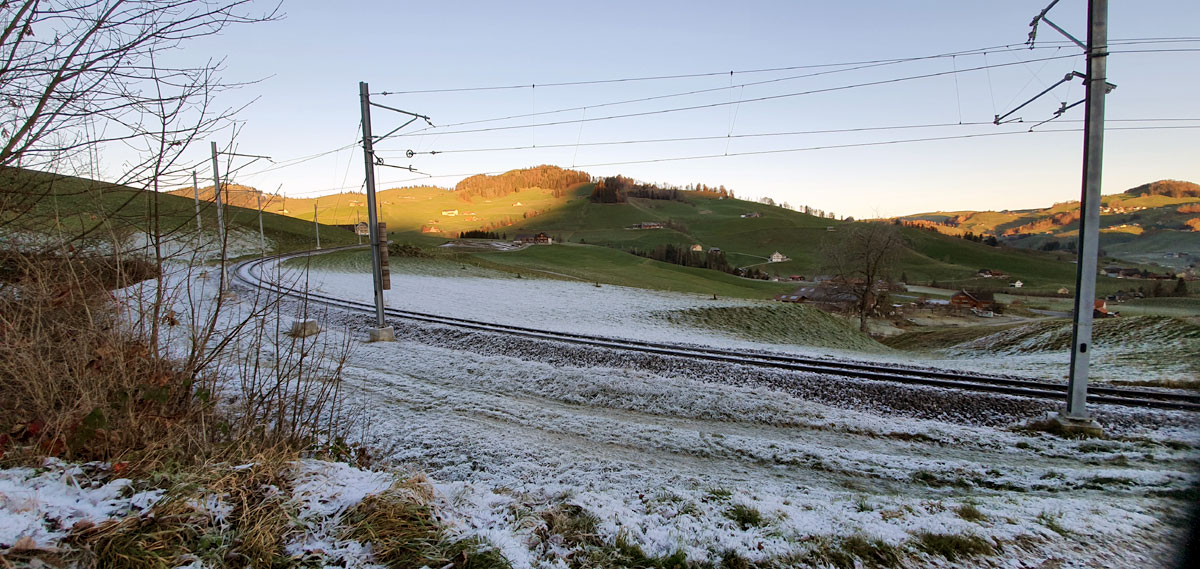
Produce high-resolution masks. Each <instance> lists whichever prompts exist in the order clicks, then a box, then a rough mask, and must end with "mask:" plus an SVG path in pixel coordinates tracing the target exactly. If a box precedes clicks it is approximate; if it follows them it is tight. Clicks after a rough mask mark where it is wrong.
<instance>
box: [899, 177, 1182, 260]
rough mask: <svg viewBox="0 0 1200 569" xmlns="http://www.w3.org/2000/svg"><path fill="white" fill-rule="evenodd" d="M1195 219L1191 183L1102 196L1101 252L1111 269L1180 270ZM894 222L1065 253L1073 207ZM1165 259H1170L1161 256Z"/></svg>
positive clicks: (1073, 234)
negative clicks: (1147, 267) (1117, 265)
mask: <svg viewBox="0 0 1200 569" xmlns="http://www.w3.org/2000/svg"><path fill="white" fill-rule="evenodd" d="M1198 218H1200V185H1197V184H1193V183H1191V182H1181V181H1176V180H1160V181H1158V182H1152V183H1149V184H1143V185H1141V186H1138V187H1136V188H1130V189H1129V190H1126V191H1124V192H1122V193H1119V194H1110V195H1106V196H1103V197H1102V198H1101V215H1100V224H1101V226H1100V229H1101V238H1100V243H1101V248H1102V249H1103V250H1104V251H1105V253H1106V254H1107V255H1109V256H1110V257H1112V260H1111V261H1110V262H1114V263H1116V262H1126V263H1142V264H1147V263H1156V264H1159V265H1163V266H1167V267H1176V268H1183V267H1186V266H1188V265H1189V264H1192V263H1194V262H1196V261H1197V260H1200V232H1198V231H1197V228H1200V221H1192V220H1193V219H1198ZM900 219H902V220H904V221H906V222H909V223H912V224H917V225H922V226H925V227H929V228H932V229H935V230H936V231H938V232H941V233H944V234H946V235H963V234H965V233H967V232H970V233H974V234H976V235H994V236H996V237H999V238H1000V239H1002V240H1003V241H1004V242H1005V243H1006V244H1008V245H1012V246H1015V247H1021V248H1026V249H1065V248H1066V247H1068V246H1070V244H1072V243H1073V242H1074V241H1075V240H1076V239H1077V235H1078V231H1079V221H1078V219H1079V202H1074V201H1072V202H1062V203H1058V204H1054V205H1052V206H1050V207H1046V208H1041V209H1028V210H1017V211H1001V212H995V211H982V212H977V211H956V212H931V213H920V214H914V215H908V216H904V217H902V218H900ZM1168 253H1169V254H1171V256H1170V257H1167V256H1165V255H1167V254H1168ZM1180 253H1183V254H1185V255H1186V256H1181V255H1179V254H1180ZM1189 257H1190V258H1189ZM1164 259H1167V260H1164ZM1180 259H1182V261H1181V260H1180Z"/></svg>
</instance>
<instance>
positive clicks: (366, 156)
mask: <svg viewBox="0 0 1200 569" xmlns="http://www.w3.org/2000/svg"><path fill="white" fill-rule="evenodd" d="M358 96H359V99H360V101H361V103H362V128H363V162H364V164H365V165H366V169H367V184H366V185H367V230H368V231H369V232H370V234H369V235H370V236H369V239H370V241H371V277H372V280H373V281H374V282H375V325H376V326H377V327H379V328H383V325H384V324H383V266H382V261H381V260H380V259H381V257H382V254H383V252H382V251H380V247H379V242H380V238H381V237H380V235H379V226H378V224H379V214H378V212H376V211H375V210H376V204H375V151H374V150H373V149H372V145H371V93H370V91H369V90H368V89H367V83H366V82H365V81H363V82H359V84H358Z"/></svg>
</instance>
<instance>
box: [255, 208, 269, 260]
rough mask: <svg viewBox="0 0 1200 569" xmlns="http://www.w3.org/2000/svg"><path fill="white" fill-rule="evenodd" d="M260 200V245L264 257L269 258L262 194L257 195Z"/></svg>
mask: <svg viewBox="0 0 1200 569" xmlns="http://www.w3.org/2000/svg"><path fill="white" fill-rule="evenodd" d="M255 197H257V198H258V244H259V247H261V248H262V256H264V257H266V256H267V234H266V233H265V232H263V222H262V193H261V192H260V193H257V194H255Z"/></svg>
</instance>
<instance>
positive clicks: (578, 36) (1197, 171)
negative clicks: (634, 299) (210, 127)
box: [183, 0, 1200, 217]
mask: <svg viewBox="0 0 1200 569" xmlns="http://www.w3.org/2000/svg"><path fill="white" fill-rule="evenodd" d="M1047 3H1048V0H1032V1H1031V0H1011V1H1003V2H995V1H992V2H982V1H980V2H970V1H960V2H853V3H851V2H808V1H804V2H800V1H797V2H753V1H747V2H738V3H733V2H656V1H647V0H643V1H640V2H625V1H620V2H573V1H557V2H505V3H501V2H451V1H446V2H315V1H287V2H285V3H284V6H283V11H284V12H285V14H286V17H285V18H284V19H283V20H281V21H278V22H272V23H266V24H260V25H254V26H249V27H243V28H236V29H231V30H229V31H228V32H226V33H224V34H223V35H222V36H220V37H218V38H212V39H211V40H208V41H205V42H203V43H198V44H195V45H189V46H188V48H187V50H186V51H185V52H184V54H183V55H184V56H186V57H210V56H212V57H221V56H227V58H228V60H227V67H226V71H225V74H224V75H225V77H226V79H229V80H234V81H242V80H251V79H262V81H261V82H259V83H257V84H253V85H250V86H247V87H244V88H242V89H240V90H238V91H236V92H233V93H229V94H226V95H223V98H222V99H221V102H223V103H225V104H228V105H237V104H239V103H241V102H244V101H248V100H251V99H257V100H256V101H255V102H254V103H253V104H252V105H251V106H250V107H249V108H248V109H246V110H245V111H243V112H242V114H241V115H240V117H239V118H240V119H241V120H242V121H244V125H243V127H242V130H241V132H240V135H239V137H238V140H237V144H238V148H239V150H240V151H241V152H246V153H254V154H267V155H271V156H272V157H274V158H275V160H276V161H277V162H282V161H283V160H286V159H290V158H296V157H300V156H306V155H311V154H317V153H321V152H324V151H328V150H331V149H335V148H338V147H341V146H345V145H349V144H351V143H352V142H354V141H355V140H356V135H357V130H356V129H357V126H358V121H359V105H358V82H359V81H367V82H368V83H370V86H371V90H372V91H373V92H380V91H385V90H386V91H402V90H419V89H441V88H457V87H477V86H495V85H533V84H541V85H543V87H536V88H528V87H526V88H521V89H510V90H493V91H474V92H460V93H436V94H408V95H392V96H386V97H385V96H378V97H376V98H375V101H376V102H379V103H382V104H385V105H389V106H394V107H398V108H401V109H405V110H409V111H413V112H418V113H421V114H427V115H429V116H430V117H432V119H433V122H434V124H435V125H439V126H441V128H437V129H431V130H427V131H424V132H422V133H420V134H417V135H412V136H407V137H402V138H397V139H394V140H389V141H386V142H384V143H381V144H380V152H381V154H383V155H384V156H386V157H387V161H388V162H389V163H391V164H398V165H409V164H411V165H412V166H414V167H416V168H417V169H418V170H420V171H421V172H425V173H428V174H431V175H433V176H434V177H433V178H430V179H428V180H427V183H429V184H433V185H441V186H447V187H450V186H453V184H454V183H455V182H457V181H458V180H459V179H461V178H462V177H465V175H466V174H470V173H476V172H494V171H503V170H508V169H513V168H520V167H526V166H532V165H536V164H542V163H548V164H557V165H560V166H564V167H570V166H572V165H573V164H574V165H577V166H578V167H580V168H581V169H584V170H586V171H588V172H590V173H592V174H598V175H610V174H616V173H621V174H625V175H628V176H632V177H634V178H638V179H642V180H646V181H655V182H665V183H673V184H681V185H682V184H686V183H689V182H703V183H706V184H709V185H722V184H723V185H725V186H727V187H729V188H732V189H733V190H734V191H735V192H737V193H738V195H739V196H742V197H748V198H755V197H759V196H770V197H772V198H774V199H775V200H777V201H788V202H791V203H793V204H808V205H812V206H814V207H818V208H822V209H825V210H831V211H834V212H836V213H838V214H842V215H854V216H856V217H865V216H874V215H897V214H904V213H913V212H917V211H927V210H936V209H943V210H953V209H1005V208H1010V209H1015V208H1023V207H1036V206H1043V205H1048V204H1049V203H1051V202H1055V201H1063V200H1069V199H1078V195H1079V186H1080V180H1079V178H1080V171H1081V165H1080V158H1081V153H1082V150H1081V144H1082V134H1081V133H1080V132H1059V133H1042V134H1013V135H1005V136H995V137H981V138H970V139H958V140H949V141H938V142H922V143H911V144H900V145H888V146H874V147H872V146H867V147H852V148H842V149H827V150H808V151H800V152H785V153H773V154H760V155H749V156H728V157H719V158H710V159H701V160H683V161H664V162H652V163H641V164H632V163H626V164H616V165H598V164H609V163H613V162H634V161H642V160H655V159H662V158H678V157H688V156H697V155H713V154H717V155H723V154H725V153H727V152H728V153H730V154H738V153H744V152H756V151H768V150H780V149H796V148H812V147H818V146H829V145H839V144H861V143H873V142H882V141H891V140H898V139H911V138H925V137H939V136H956V135H967V134H993V133H998V132H1012V131H1022V130H1025V129H1026V128H1027V127H1028V126H1029V124H1031V123H1027V124H1025V125H1016V124H1014V125H1006V126H1003V127H997V126H994V125H991V124H990V121H991V119H992V117H993V116H994V115H995V114H996V113H1004V112H1006V111H1007V110H1009V109H1011V108H1012V107H1014V106H1015V105H1017V104H1020V103H1021V102H1024V101H1025V100H1026V99H1028V98H1029V97H1030V96H1032V95H1033V94H1035V93H1037V92H1038V91H1040V90H1041V89H1043V88H1044V87H1045V86H1047V85H1049V84H1051V83H1053V82H1054V81H1056V80H1058V79H1059V78H1061V77H1062V76H1063V75H1064V74H1065V73H1067V72H1069V71H1071V70H1078V71H1084V66H1083V57H1082V56H1081V55H1080V56H1077V57H1069V58H1062V59H1056V60H1049V61H1036V62H1028V61H1030V60H1033V59H1041V58H1050V57H1056V56H1069V55H1074V54H1078V53H1080V52H1081V50H1079V49H1078V48H1076V47H1074V46H1064V47H1062V48H1061V49H1038V50H1034V51H1029V50H1014V49H1012V48H1017V47H1020V46H1021V44H1022V42H1024V40H1025V37H1026V34H1027V32H1028V30H1029V27H1028V24H1029V22H1030V20H1031V19H1032V18H1033V17H1034V15H1036V14H1037V13H1038V12H1039V11H1040V10H1041V9H1042V8H1043V7H1044V6H1045V4H1047ZM1085 15H1086V2H1085V1H1084V0H1062V1H1061V2H1059V5H1058V6H1057V7H1055V8H1054V10H1053V11H1052V12H1051V13H1050V17H1051V19H1052V20H1054V21H1055V22H1056V23H1058V24H1060V25H1062V26H1063V27H1065V28H1067V29H1068V30H1069V31H1072V32H1073V33H1075V34H1076V35H1077V37H1079V38H1080V39H1083V38H1084V37H1085V28H1084V23H1085ZM1197 23H1200V3H1198V2H1196V1H1195V0H1171V1H1167V0H1164V1H1146V2H1132V1H1128V0H1114V1H1113V2H1112V7H1111V13H1110V30H1109V35H1110V38H1111V39H1113V40H1119V39H1132V38H1164V37H1194V38H1195V37H1197V36H1200V27H1198V26H1197ZM1039 40H1040V42H1042V43H1043V44H1044V45H1047V46H1051V45H1052V46H1062V45H1063V43H1062V41H1063V38H1062V37H1061V36H1060V35H1058V34H1057V33H1055V32H1054V31H1053V30H1051V29H1049V28H1048V27H1046V26H1044V25H1043V26H1042V28H1041V30H1040V33H1039ZM1006 45H1008V46H1012V48H1008V49H1006V48H1003V47H1001V46H1006ZM981 48H990V49H989V52H988V54H987V55H986V56H984V55H982V54H979V53H975V54H971V55H962V56H957V57H953V58H938V59H927V60H922V61H918V62H909V63H902V64H894V65H885V66H875V67H871V68H867V69H860V70H856V71H844V72H840V73H832V74H827V75H822V76H816V77H806V78H796V79H790V80H784V81H778V82H775V83H771V84H765V85H755V86H746V87H734V88H733V89H730V88H729V87H730V85H731V84H733V85H735V86H736V85H740V84H742V83H747V82H754V81H762V80H765V79H779V78H784V77H792V76H796V75H802V74H811V73H813V72H815V71H822V70H824V71H828V70H832V69H839V68H819V69H807V70H791V71H780V72H772V73H736V74H734V75H733V76H732V78H731V77H730V75H729V74H728V71H729V70H751V69H763V68H776V67H791V66H803V65H818V64H830V63H842V62H854V61H873V60H884V59H893V58H908V57H919V56H929V55H937V54H945V53H952V52H965V51H970V50H977V49H981ZM1146 49H1158V50H1161V49H1193V50H1197V49H1200V39H1197V40H1194V41H1191V42H1185V43H1153V44H1149V43H1144V44H1134V45H1124V46H1116V45H1114V46H1113V51H1114V53H1113V55H1112V56H1111V57H1110V59H1109V80H1110V81H1111V82H1113V83H1116V84H1117V85H1118V88H1117V90H1116V91H1114V92H1113V93H1112V94H1111V95H1110V97H1109V99H1108V117H1109V118H1110V119H1150V118H1173V119H1181V118H1183V119H1200V97H1198V96H1197V95H1196V93H1198V92H1200V79H1198V78H1197V74H1196V73H1195V70H1196V69H1198V68H1200V65H1198V63H1200V52H1198V51H1193V52H1182V53H1178V52H1177V53H1161V52H1160V53H1121V51H1122V50H1125V51H1129V50H1146ZM1023 62H1027V63H1023ZM985 64H988V65H997V64H1008V66H1006V67H997V68H994V69H992V70H991V71H990V72H985V71H973V72H963V73H958V74H956V75H942V76H938V77H932V78H927V79H919V80H912V81H904V82H899V83H892V84H887V85H879V86H870V87H862V88H855V89H847V90H839V91H834V92H828V93H818V94H810V95H796V96H788V97H784V98H778V99H775V100H770V101H763V102H746V103H741V104H735V105H728V104H727V105H724V106H715V107H710V108H705V109H700V110H692V111H684V112H672V113H663V114H656V115H650V116H642V117H633V118H624V119H614V120H605V121H594V122H586V123H582V124H580V123H570V124H563V125H558V126H543V127H539V128H536V129H530V128H517V129H510V130H500V131H494V132H487V133H472V134H458V135H454V134H439V133H441V132H445V131H449V130H459V129H469V128H472V127H473V126H481V127H492V126H525V125H529V124H531V121H533V120H534V119H533V118H531V117H524V118H519V119H513V120H510V121H505V122H492V123H485V124H480V125H472V126H463V127H445V126H442V125H449V124H454V123H460V122H467V121H474V120H479V119H486V118H495V117H503V116H509V115H521V114H528V113H533V112H539V113H545V112H547V111H553V110H557V109H564V108H577V107H584V106H593V105H600V104H603V103H607V102H613V101H622V100H628V99H637V98H643V97H651V96H659V95H666V94H673V93H681V92H687V91H693V90H704V89H715V90H714V91H710V92H706V93H700V94H695V95H689V96H680V97H672V98H665V99H660V100H655V101H649V102H642V103H636V104H624V105H613V106H607V107H602V108H601V107H598V108H591V109H588V110H587V111H586V113H585V112H584V111H583V110H574V111H570V112H564V113H555V114H543V115H539V116H537V117H536V121H537V122H539V123H544V122H553V121H564V120H566V121H570V120H577V119H580V118H584V117H587V118H597V117H602V116H607V115H614V114H625V113H638V112H646V111H654V110H663V109H668V108H674V107H683V106H693V105H707V104H713V103H728V102H730V101H737V100H740V99H751V98H757V97H764V96H773V95H781V94H791V93H797V92H803V91H809V90H814V89H823V88H830V87H839V86H846V85H852V84H859V83H866V82H874V81H881V80H888V79H893V78H902V77H908V76H913V75H922V74H931V73H939V72H946V71H953V70H961V69H968V68H972V67H979V66H983V65H985ZM709 72H713V73H716V72H724V74H722V75H716V76H707V77H698V78H687V79H673V80H661V81H642V82H627V83H613V84H602V85H590V86H575V87H547V86H545V85H547V84H549V83H555V82H568V81H586V80H595V79H615V78H628V77H643V76H660V75H677V74H696V73H709ZM954 77H957V81H955V79H954ZM1082 95H1083V89H1082V86H1081V83H1080V82H1079V81H1078V80H1076V81H1074V82H1072V83H1071V84H1070V86H1069V87H1068V86H1063V87H1060V88H1059V89H1058V90H1056V91H1055V92H1054V93H1053V94H1052V95H1050V96H1048V97H1047V98H1045V99H1043V100H1041V101H1039V102H1038V103H1037V104H1035V105H1031V106H1030V107H1027V108H1026V109H1024V110H1022V112H1020V113H1018V115H1020V116H1023V117H1024V118H1025V119H1026V120H1030V121H1034V122H1036V121H1038V120H1041V119H1044V118H1048V117H1049V116H1051V113H1052V112H1053V110H1054V109H1056V108H1057V107H1058V105H1059V104H1060V103H1061V102H1062V101H1068V102H1075V101H1076V100H1078V99H1080V98H1082ZM1082 110H1083V107H1082V105H1080V106H1079V107H1077V108H1075V109H1073V110H1072V111H1069V112H1068V114H1067V115H1066V116H1064V117H1063V119H1061V120H1060V121H1055V122H1052V123H1049V124H1048V125H1046V126H1045V127H1043V128H1044V129H1046V130H1056V129H1066V128H1070V129H1077V128H1080V127H1081V123H1080V122H1079V120H1078V119H1081V118H1082ZM402 120H403V118H402V117H401V116H399V115H395V114H393V113H388V112H386V111H382V110H379V109H376V110H375V112H374V121H373V122H374V128H375V132H376V134H380V133H383V132H386V131H388V130H391V129H392V128H394V127H395V126H397V125H399V124H400V122H398V121H402ZM960 122H963V123H987V124H981V125H974V126H970V125H967V126H963V125H958V124H957V123H960ZM929 124H949V125H950V126H944V127H937V128H919V129H906V130H890V131H888V130H884V131H878V130H876V131H865V132H856V133H834V134H808V135H790V136H770V137H744V138H733V139H724V138H720V137H725V136H726V135H729V134H733V135H745V134H761V133H780V132H796V131H812V130H827V129H835V130H836V129H850V128H872V127H881V126H901V125H929ZM1168 125H1169V126H1200V120H1193V121H1190V122H1187V121H1185V122H1178V121H1177V122H1171V123H1138V122H1117V121H1114V122H1110V123H1109V125H1108V126H1109V130H1108V132H1107V135H1106V136H1107V139H1106V148H1105V150H1106V153H1105V178H1104V190H1105V193H1113V192H1118V191H1122V190H1124V189H1126V188H1129V187H1132V186H1134V185H1137V184H1141V183H1144V182H1147V181H1152V180H1157V179H1162V178H1175V179H1186V180H1191V181H1196V182H1200V160H1198V159H1197V155H1198V154H1200V153H1198V152H1197V150H1198V149H1200V145H1198V144H1197V142H1196V140H1197V136H1200V129H1174V130H1116V128H1119V127H1130V126H1168ZM421 126H423V125H419V124H416V123H414V124H413V125H411V126H410V127H409V128H408V129H406V130H405V131H404V132H406V133H408V132H415V131H417V130H418V129H419V128H420V127H421ZM226 136H227V137H228V134H226ZM681 137H716V138H714V139H709V140H698V141H688V142H671V143H647V144H627V145H613V146H578V147H577V146H576V144H577V143H585V144H586V143H595V142H604V141H631V140H647V139H661V138H681ZM226 142H228V138H226V140H224V141H220V140H219V141H218V143H219V144H224V143H226ZM534 144H536V145H539V146H546V145H562V146H561V147H558V148H537V149H530V150H515V151H490V152H472V153H449V152H447V153H445V154H439V155H427V154H418V155H417V156H415V157H414V158H412V159H411V160H410V159H408V158H406V157H404V156H403V153H404V151H405V150H408V149H412V150H415V151H418V152H420V151H428V150H439V151H450V150H456V149H473V148H503V147H520V146H529V145H534ZM206 151H207V145H203V147H200V146H197V147H196V148H195V149H194V153H195V157H194V158H196V159H197V160H200V159H202V158H203V156H204V153H205V152H206ZM189 157H191V155H190V154H189ZM269 166H270V165H268V164H255V165H252V166H250V167H247V168H245V169H244V170H242V171H241V172H239V175H238V176H237V177H236V178H235V180H234V181H236V182H238V183H243V184H248V185H252V186H255V187H258V188H260V189H262V190H265V191H274V190H275V189H276V188H277V187H280V186H282V188H283V190H282V191H283V192H284V193H285V194H290V195H306V196H311V195H319V194H322V193H330V192H333V191H335V190H336V189H345V190H351V191H355V190H357V189H358V188H360V187H361V183H362V180H363V164H362V155H361V151H360V150H359V149H349V150H345V151H341V152H337V153H333V154H330V155H328V156H325V157H322V158H319V159H315V160H311V161H308V162H305V163H303V164H300V165H296V166H292V167H288V168H279V169H274V170H271V171H266V172H263V170H265V169H267V168H268V167H269ZM201 175H202V176H203V173H202V174H201ZM377 177H378V179H379V180H380V182H381V183H380V186H379V189H386V188H388V187H394V186H396V185H402V184H400V183H397V182H399V181H403V180H411V179H412V178H415V177H416V176H414V175H410V174H408V173H407V172H404V171H401V170H394V169H390V168H379V169H377ZM415 183H418V182H416V181H407V182H403V185H409V184H415Z"/></svg>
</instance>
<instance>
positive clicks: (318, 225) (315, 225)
mask: <svg viewBox="0 0 1200 569" xmlns="http://www.w3.org/2000/svg"><path fill="white" fill-rule="evenodd" d="M313 230H315V231H316V232H317V249H320V248H321V224H320V223H317V202H315V201H314V202H313Z"/></svg>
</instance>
